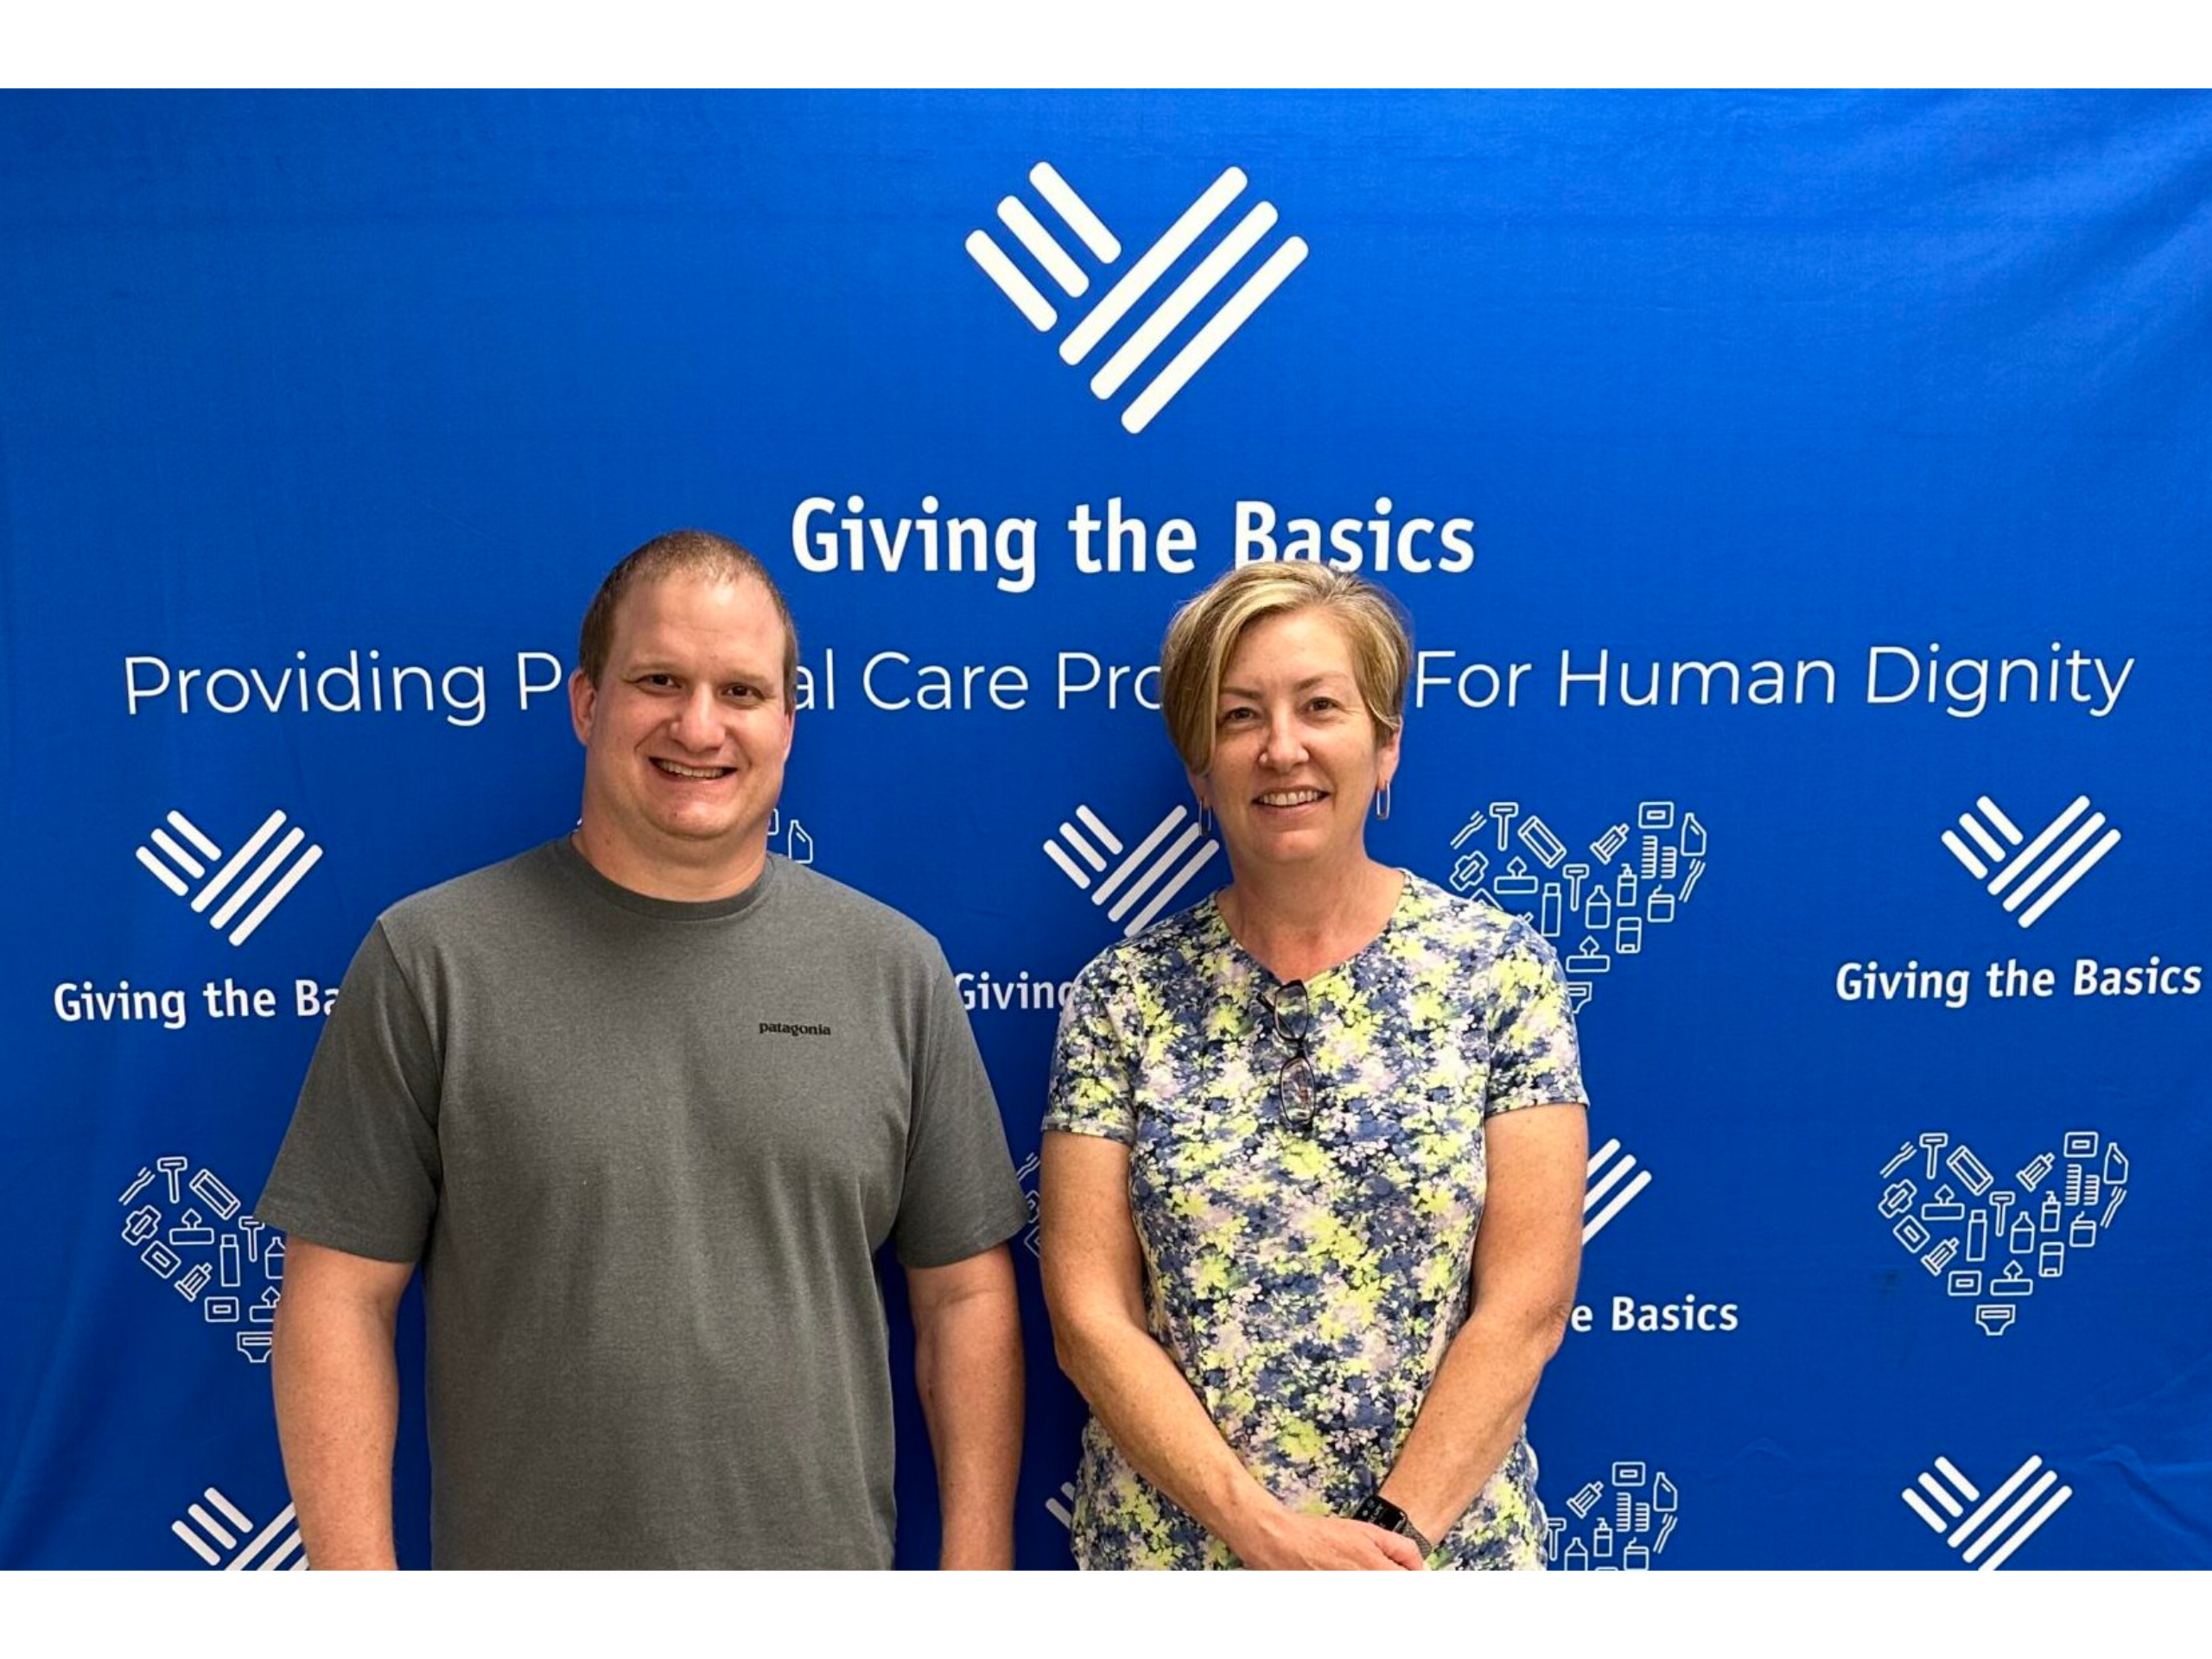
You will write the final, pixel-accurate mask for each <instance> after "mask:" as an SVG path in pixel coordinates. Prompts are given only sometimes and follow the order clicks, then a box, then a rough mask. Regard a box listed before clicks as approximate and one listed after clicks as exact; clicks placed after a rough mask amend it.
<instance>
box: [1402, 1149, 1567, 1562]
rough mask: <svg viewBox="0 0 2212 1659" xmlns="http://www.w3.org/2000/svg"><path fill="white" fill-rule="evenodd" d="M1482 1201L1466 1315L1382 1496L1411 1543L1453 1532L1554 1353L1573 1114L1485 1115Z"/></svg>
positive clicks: (1561, 1301) (1562, 1288)
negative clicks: (1409, 1530)
mask: <svg viewBox="0 0 2212 1659" xmlns="http://www.w3.org/2000/svg"><path fill="white" fill-rule="evenodd" d="M1484 1139H1485V1141H1487V1142H1488V1160H1489V1166H1490V1182H1489V1193H1488V1196H1487V1198H1486V1200H1485V1202H1484V1206H1483V1219H1482V1226H1481V1229H1480V1230H1478V1232H1477V1233H1476V1235H1475V1263H1474V1306H1473V1307H1472V1308H1471V1310H1470V1311H1469V1313H1468V1314H1467V1322H1466V1323H1465V1325H1461V1326H1460V1327H1459V1335H1457V1336H1456V1337H1454V1338H1452V1346H1451V1348H1450V1350H1449V1351H1447V1352H1446V1354H1445V1356H1444V1363H1443V1365H1442V1366H1441V1367H1440V1368H1439V1370H1438V1371H1437V1374H1436V1381H1435V1383H1433V1385H1431V1387H1430V1389H1429V1391H1428V1398H1427V1400H1425V1401H1423V1402H1421V1415H1420V1416H1419V1417H1417V1418H1416V1419H1415V1420H1414V1427H1413V1432H1412V1433H1409V1434H1408V1435H1407V1436H1406V1443H1405V1445H1404V1446H1402V1448H1400V1450H1399V1452H1398V1461H1397V1463H1396V1465H1395V1467H1393V1468H1392V1469H1391V1471H1390V1474H1389V1478H1388V1479H1386V1480H1384V1481H1383V1497H1387V1498H1388V1499H1389V1500H1390V1502H1391V1503H1395V1504H1396V1505H1397V1506H1398V1507H1399V1508H1400V1509H1402V1510H1404V1511H1405V1512H1406V1516H1407V1518H1408V1520H1410V1521H1411V1522H1413V1523H1414V1526H1416V1527H1418V1528H1419V1529H1421V1534H1422V1535H1423V1536H1425V1537H1427V1538H1431V1539H1441V1538H1442V1537H1443V1536H1444V1535H1445V1534H1446V1533H1447V1532H1449V1531H1450V1530H1451V1529H1452V1528H1453V1527H1454V1526H1455V1525H1457V1524H1458V1523H1459V1517H1460V1516H1462V1515H1464V1514H1465V1512H1466V1509H1467V1506H1468V1505H1469V1504H1470V1503H1473V1502H1474V1500H1475V1495H1476V1494H1477V1493H1478V1492H1479V1491H1482V1489H1483V1487H1484V1485H1485V1484H1487V1483H1488V1482H1489V1480H1490V1478H1491V1476H1492V1475H1493V1474H1495V1473H1496V1472H1497V1466H1498V1465H1499V1464H1501V1463H1503V1461H1504V1460H1505V1454H1506V1453H1507V1452H1510V1451H1511V1450H1512V1448H1513V1443H1514V1441H1516V1440H1518V1439H1519V1438H1520V1434H1521V1426H1522V1421H1523V1420H1524V1419H1525V1418H1526V1417H1527V1416H1528V1414H1529V1401H1531V1400H1532V1399H1534V1398H1535V1393H1536V1379H1537V1378H1538V1377H1539V1376H1541V1375H1542V1373H1543V1369H1544V1363H1545V1362H1546V1361H1547V1360H1548V1359H1549V1358H1550V1357H1552V1355H1553V1354H1554V1353H1555V1352H1557V1351H1558V1350H1559V1344H1560V1338H1561V1337H1562V1336H1564V1335H1565V1334H1566V1332H1567V1315H1568V1313H1570V1312H1571V1311H1572V1310H1573V1305H1574V1281H1575V1276H1576V1274H1577V1273H1578V1272H1579V1270H1580V1267H1581V1262H1582V1191H1583V1185H1584V1182H1585V1180H1586V1177H1587V1173H1588V1170H1587V1162H1586V1160H1587V1159H1588V1156H1589V1128H1588V1123H1587V1115H1586V1113H1585V1112H1584V1111H1583V1110H1582V1109H1581V1108H1580V1106H1570V1105H1556V1106H1539V1107H1526V1108H1523V1109H1521V1110H1518V1111H1512V1112H1502V1113H1498V1114H1497V1115H1495V1116H1492V1117H1491V1119H1490V1121H1489V1122H1487V1123H1486V1124H1485V1125H1484Z"/></svg>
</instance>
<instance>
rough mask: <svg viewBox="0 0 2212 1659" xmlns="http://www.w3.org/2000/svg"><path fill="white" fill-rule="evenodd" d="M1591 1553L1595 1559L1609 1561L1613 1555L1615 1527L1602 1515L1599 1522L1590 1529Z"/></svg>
mask: <svg viewBox="0 0 2212 1659" xmlns="http://www.w3.org/2000/svg"><path fill="white" fill-rule="evenodd" d="M1590 1554H1591V1558H1592V1560H1600V1561H1609V1560H1611V1559H1612V1557H1613V1529H1612V1526H1611V1523H1610V1522H1607V1521H1606V1519H1605V1516H1602V1515H1601V1516H1599V1517H1598V1524H1597V1525H1596V1526H1594V1527H1592V1528H1591V1529H1590Z"/></svg>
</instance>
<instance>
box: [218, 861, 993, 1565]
mask: <svg viewBox="0 0 2212 1659" xmlns="http://www.w3.org/2000/svg"><path fill="white" fill-rule="evenodd" d="M255 1213H256V1214H257V1215H258V1216H260V1217H262V1218H263V1219H264V1220H265V1221H268V1222H269V1223H270V1224H273V1225H275V1226H278V1227H282V1228H283V1229H285V1230H287V1231H289V1232H292V1233H295V1234H296V1235H297V1236H300V1237H301V1238H303V1239H306V1240H308V1241H311V1242H312V1243H318V1244H325V1245H328V1246H331V1247H332V1248H334V1249H340V1250H345V1251H348V1252H350V1253H352V1254H353V1255H365V1256H372V1257H374V1258H377V1259H378V1260H381V1261H388V1262H411V1261H415V1260H417V1259H418V1258H419V1259H420V1261H421V1262H422V1264H423V1288H424V1302H425V1306H426V1309H427V1317H428V1325H429V1362H428V1366H429V1374H428V1392H429V1431H430V1450H431V1460H432V1468H433V1474H434V1491H433V1500H432V1532H431V1536H432V1554H433V1558H434V1560H435V1563H436V1564H437V1565H438V1566H440V1567H685V1566H697V1567H774V1566H789V1567H888V1566H889V1565H890V1564H891V1554H892V1533H893V1519H894V1516H893V1498H892V1472H893V1434H892V1409H891V1380H890V1365H889V1359H888V1355H887V1344H886V1330H885V1324H884V1313H883V1305H882V1300H881V1297H880V1290H879V1287H878V1286H877V1283H876V1280H875V1274H874V1252H875V1250H876V1249H877V1248H878V1247H879V1246H880V1245H881V1244H882V1243H884V1242H885V1241H886V1240H889V1241H891V1243H893V1246H894V1248H895V1249H896V1251H897V1254H898V1256H899V1260H900V1261H901V1262H904V1263H905V1264H906V1266H908V1267H938V1266H943V1265H944V1264H946V1263H948V1262H957V1261H961V1260H963V1259H964V1258H965V1257H968V1256H970V1255H975V1254H976V1253H977V1252H978V1251H981V1250H984V1249H989V1248H990V1247H992V1246H993V1245H995V1244H997V1243H1001V1241H1003V1240H1004V1239H1006V1238H1007V1237H1008V1236H1011V1235H1012V1234H1013V1233H1014V1232H1015V1231H1016V1230H1018V1229H1019V1228H1020V1226H1021V1225H1022V1224H1024V1223H1025V1222H1026V1220H1027V1211H1026V1207H1025V1205H1024V1204H1023V1201H1022V1198H1021V1193H1020V1187H1019V1185H1017V1184H1016V1182H1015V1180H1014V1171H1013V1166H1012V1162H1011V1160H1010V1159H1009V1158H1008V1157H1007V1147H1006V1138H1005V1133H1004V1130H1003V1129H1002V1128H1001V1124H1000V1122H999V1116H998V1109H997V1107H996V1105H995V1103H994V1101H993V1099H992V1096H991V1088H990V1083H989V1080H988V1077H986V1076H985V1075H984V1071H983V1067H982V1060H981V1058H980V1057H979V1056H978V1055H977V1053H976V1043H975V1039H974V1037H973V1035H972V1034H971V1033H970V1032H969V1027H968V1020H967V1016H966V1014H965V1013H964V1012H963V1009H962V1007H961V1006H960V999H959V995H958V993H957V990H956V988H954V985H953V982H952V976H951V974H950V970H949V969H947V967H946V965H945V961H944V955H943V953H942V952H940V951H939V950H938V948H937V945H936V943H935V942H934V941H933V940H931V938H930V937H929V936H928V935H927V934H926V933H925V932H923V931H921V929H919V928H918V927H917V926H915V925H913V924H912V922H910V921H908V920H907V919H906V918H904V917H902V916H900V915H899V914H898V913H897V912H895V911H892V910H890V909H887V907H885V906H881V905H879V904H877V903H875V902H874V900H872V899H868V898H865V897H863V896H862V895H861V894H859V893H855V892H853V891H852V890H851V889H849V888H848V887H842V886H840V885H839V884H837V883H836V882H834V881H831V880H828V879H827V878H825V877H823V876H820V875H817V874H814V872H812V871H811V870H809V869H805V868H801V867H799V866H796V865H792V864H790V863H787V862H785V861H782V860H779V859H771V860H770V861H768V865H767V868H766V870H765V871H764V872H763V874H761V876H760V879H759V880H756V881H755V882H754V883H753V885H752V886H751V887H748V888H747V889H746V891H745V892H743V893H740V894H738V895H737V896H736V897H734V898H732V899H721V900H717V901H715V902H712V903H708V904H681V903H676V902H672V901H670V900H665V899H649V898H646V897H645V896H643V895H641V894H639V893H631V892H629V891H628V890H626V889H625V888H623V887H618V886H616V885H615V884H614V883H613V882H611V881H609V880H607V879H606V878H605V877H604V876H602V875H601V874H599V873H598V872H597V871H595V870H594V869H593V868H591V866H590V865H589V864H588V862H586V861H585V860H584V859H583V857H582V855H581V854H579V853H578V852H577V851H576V850H575V848H574V847H573V846H572V845H570V843H569V842H567V841H566V840H562V841H557V842H549V843H548V844H547V845H545V846H543V847H540V848H537V849H535V850H533V851H531V852H528V853H525V854H524V855H521V856H520V857H518V858H515V859H512V860H510V861H507V862H505V863H504V864H498V865H494V866H493V867H492V868H488V869H484V870H479V871H477V872H475V873H474V874H470V875H466V876H463V877H461V878H460V879H459V880H454V881H449V882H447V883H446V884H445V885H444V886H442V887H434V888H432V889H430V890H429V892H426V893H418V894H416V896H415V897H413V898H411V899H407V900H405V901H404V902H403V903H401V904H399V905H397V906H394V907H393V908H392V909H391V910H390V911H388V912H385V915H384V916H383V917H382V918H380V919H379V920H378V923H377V925H376V927H375V929H374V930H373V931H372V932H371V933H370V935H369V937H368V939H367V940H366V941H365V943H364V944H363V945H362V946H361V949H360V950H359V954H358V955H356V957H354V959H353V966H352V967H351V968H350V969H348V970H347V972H346V980H345V983H344V986H343V988H341V990H340V994H339V997H338V1001H337V1005H336V1007H335V1008H334V1011H333V1013H332V1014H331V1016H330V1020H329V1024H328V1027H327V1029H326V1030H325V1032H324V1033H323V1036H322V1039H321V1045H320V1046H318V1047H317V1049H316V1051H315V1062H314V1065H312V1066H311V1067H310V1069H309V1071H308V1078H307V1083H306V1084H305V1086H304V1087H303V1089H302V1092H301V1096H300V1103H299V1107H298V1109H297V1111H296V1114H295V1116H294V1118H293V1121H292V1126H291V1129H290V1132H289V1134H288V1135H286V1137H285V1141H284V1146H283V1151H282V1152H281V1153H280V1154H278V1156H277V1167H276V1169H275V1171H274V1173H272V1174H271V1175H270V1180H269V1185H268V1189H267V1190H266V1191H265V1192H264V1193H263V1194H262V1197H261V1201H260V1203H259V1204H258V1205H256V1206H255Z"/></svg>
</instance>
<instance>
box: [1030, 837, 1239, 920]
mask: <svg viewBox="0 0 2212 1659" xmlns="http://www.w3.org/2000/svg"><path fill="white" fill-rule="evenodd" d="M1190 816H1191V815H1190V810H1189V809H1188V808H1185V807H1180V806H1179V807H1176V808H1175V809H1174V810H1172V811H1170V812H1169V813H1168V814H1167V816H1166V817H1164V818H1162V819H1160V822H1159V823H1156V824H1154V825H1153V827H1152V832H1151V833H1150V834H1149V835H1147V836H1145V838H1144V839H1143V840H1142V841H1141V842H1138V843H1137V844H1136V847H1135V849H1134V850H1133V851H1131V852H1130V853H1129V854H1128V856H1127V857H1122V838H1121V837H1120V836H1117V835H1116V834H1115V833H1114V832H1113V831H1112V830H1111V829H1108V828H1107V827H1106V825H1105V824H1104V823H1103V822H1102V821H1101V820H1100V818H1099V817H1098V815H1097V814H1096V812H1093V811H1092V810H1090V808H1089V807H1087V806H1078V807H1077V808H1076V810H1075V817H1074V818H1073V819H1072V820H1064V821H1063V822H1062V823H1061V824H1060V828H1059V833H1058V835H1056V836H1047V837H1046V842H1045V855H1046V857H1047V858H1049V859H1051V860H1052V862H1053V863H1055V864H1057V865H1058V866H1059V868H1060V874H1063V875H1065V876H1066V877H1067V879H1068V880H1071V881H1072V882H1074V883H1075V884H1076V886H1077V887H1081V888H1084V890H1085V891H1087V892H1088V893H1090V902H1091V903H1092V904H1094V905H1103V906H1109V908H1108V909H1107V912H1106V918H1107V919H1108V920H1109V921H1115V922H1119V921H1122V918H1124V917H1128V921H1127V922H1126V923H1125V924H1124V925H1123V926H1122V937H1123V938H1135V937H1136V935H1138V934H1140V933H1141V932H1143V931H1144V930H1145V929H1146V928H1147V927H1149V926H1151V925H1152V920H1153V918H1154V917H1155V916H1157V915H1159V914H1160V912H1161V911H1163V910H1165V909H1166V908H1167V904H1168V901H1169V900H1170V899H1173V898H1174V897H1175V895H1176V894H1177V893H1180V892H1182V891H1183V889H1184V888H1185V887H1188V886H1189V885H1190V882H1191V879H1192V877H1193V876H1195V875H1197V874H1198V872H1199V871H1200V870H1202V869H1204V868H1205V867H1206V865H1207V864H1208V863H1210V862H1211V861H1212V859H1213V855H1215V854H1216V853H1217V852H1219V851H1220V850H1221V843H1220V842H1217V841H1216V840H1215V839H1214V838H1213V837H1212V836H1209V835H1207V834H1205V831H1204V830H1202V829H1200V828H1199V827H1198V824H1197V823H1195V822H1193V823H1184V820H1185V818H1187V817H1190ZM1078 824H1079V825H1080V826H1081V828H1077V825H1078ZM1178 828H1180V829H1181V831H1182V833H1181V834H1180V835H1177V834H1176V830H1177V829H1178ZM1170 836H1173V840H1170V839H1169V837H1170ZM1194 844H1195V846H1196V849H1197V850H1196V851H1192V847H1193V845H1194ZM1185 853H1189V854H1190V856H1189V857H1188V858H1187V859H1184V861H1183V863H1182V864H1181V866H1180V867H1179V868H1178V867H1177V866H1176V862H1175V861H1176V860H1178V859H1180V858H1183V855H1184V854H1185ZM1109 859H1118V860H1119V861H1118V862H1116V863H1115V864H1114V865H1113V867H1112V868H1110V869H1109V868H1107V866H1108V861H1109ZM1171 868H1172V869H1173V871H1174V873H1173V874H1172V875H1170V874H1168V872H1169V871H1170V869H1171ZM1163 876H1166V878H1167V879H1166V881H1165V882H1164V883H1162V884H1161V885H1160V886H1159V887H1154V883H1155V882H1160V878H1161V877H1163ZM1094 877H1096V878H1100V879H1098V880H1096V882H1095V884H1094ZM1132 910H1134V911H1135V912H1136V913H1135V915H1134V916H1131V915H1130V914H1129V912H1131V911H1132Z"/></svg>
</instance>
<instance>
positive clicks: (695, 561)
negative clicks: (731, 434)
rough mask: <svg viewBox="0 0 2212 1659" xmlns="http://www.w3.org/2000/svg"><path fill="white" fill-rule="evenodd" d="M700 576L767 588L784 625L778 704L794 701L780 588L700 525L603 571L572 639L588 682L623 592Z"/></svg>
mask: <svg viewBox="0 0 2212 1659" xmlns="http://www.w3.org/2000/svg"><path fill="white" fill-rule="evenodd" d="M677 575H683V576H706V577H709V578H720V579H721V580H722V581H726V582H759V583H760V585H761V586H762V587H763V588H766V589H767V590H768V599H769V602H770V603H772V605H774V606H775V607H776V616H777V619H778V620H779V621H781V622H782V623H783V625H784V706H785V708H786V709H789V708H794V707H796V706H797V702H798V625H797V624H796V623H794V622H793V621H792V620H791V607H790V606H789V605H787V604H785V602H784V594H783V590H782V589H781V588H778V587H777V586H776V579H775V578H774V577H773V576H772V575H769V574H768V567H767V566H766V565H765V564H763V563H760V560H759V559H758V558H756V557H755V556H753V554H751V553H749V552H747V550H745V549H744V548H741V547H740V546H739V545H738V544H737V543H735V542H733V541H732V540H730V539H729V537H727V536H717V535H715V533H714V532H713V531H706V530H671V531H667V532H666V533H665V534H664V535H659V536H656V537H653V538H652V540H651V541H650V542H647V543H645V545H644V546H643V547H640V548H636V549H633V550H632V551H631V552H629V553H628V554H626V556H624V557H623V559H622V562H621V563H620V564H618V565H616V566H615V567H614V568H613V569H612V570H610V571H608V572H607V580H606V581H604V582H601V583H600V584H599V591H598V592H597V593H596V594H593V595H592V601H591V605H590V607H589V608H588V609H587V610H586V611H585V612H584V626H583V630H582V632H581V633H580V634H579V635H578V636H577V639H576V666H577V667H579V668H581V669H582V671H583V675H584V677H585V678H586V679H588V680H589V681H590V682H591V683H593V684H594V685H597V684H598V683H599V677H600V676H601V674H603V673H605V672H606V671H607V653H608V652H610V651H612V650H613V648H614V618H615V615H616V613H618V612H619V611H620V609H621V607H622V600H623V597H624V595H626V594H628V592H629V591H630V589H631V588H634V587H636V586H638V585H639V583H641V582H659V581H661V580H662V579H664V577H668V576H677Z"/></svg>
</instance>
